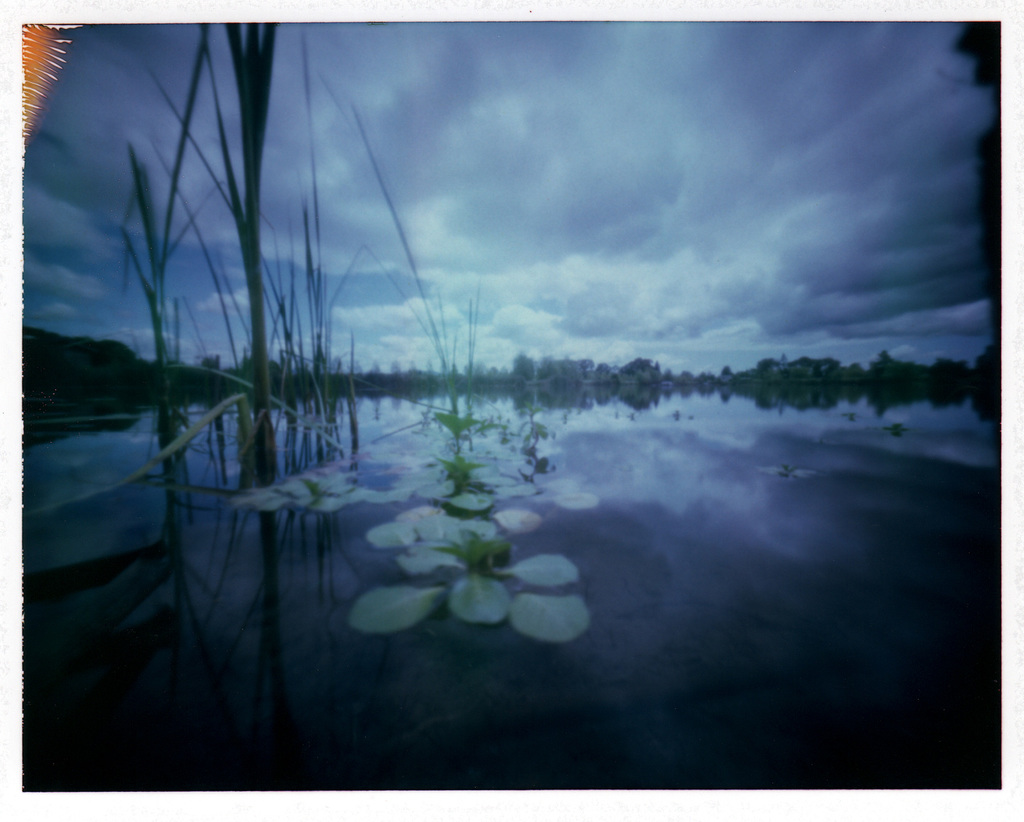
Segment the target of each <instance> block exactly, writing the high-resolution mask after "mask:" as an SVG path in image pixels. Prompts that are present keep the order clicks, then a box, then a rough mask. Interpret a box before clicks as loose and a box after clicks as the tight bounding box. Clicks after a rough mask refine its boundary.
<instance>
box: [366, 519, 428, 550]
mask: <svg viewBox="0 0 1024 822" xmlns="http://www.w3.org/2000/svg"><path fill="white" fill-rule="evenodd" d="M416 536H417V534H416V526H415V525H414V524H413V523H411V522H385V523H384V524H383V525H378V526H376V527H375V528H371V529H370V530H369V531H367V532H366V539H367V540H369V542H370V544H371V545H373V546H374V547H375V548H404V547H405V546H406V545H412V544H413V543H414V542H416Z"/></svg>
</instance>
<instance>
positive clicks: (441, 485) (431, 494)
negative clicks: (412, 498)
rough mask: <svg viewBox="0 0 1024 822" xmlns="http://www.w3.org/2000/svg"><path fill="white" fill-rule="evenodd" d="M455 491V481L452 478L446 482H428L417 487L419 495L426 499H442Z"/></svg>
mask: <svg viewBox="0 0 1024 822" xmlns="http://www.w3.org/2000/svg"><path fill="white" fill-rule="evenodd" d="M454 493H455V483H454V482H452V481H451V480H445V481H444V482H428V483H427V484H426V485H421V486H420V487H419V488H417V489H416V494H417V496H420V497H423V498H425V499H440V498H441V497H447V496H448V495H449V494H454Z"/></svg>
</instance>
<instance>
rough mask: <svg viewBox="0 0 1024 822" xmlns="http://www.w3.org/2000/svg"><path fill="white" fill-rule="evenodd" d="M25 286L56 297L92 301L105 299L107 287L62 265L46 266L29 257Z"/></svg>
mask: <svg viewBox="0 0 1024 822" xmlns="http://www.w3.org/2000/svg"><path fill="white" fill-rule="evenodd" d="M25 284H26V286H27V287H30V288H32V289H33V290H38V291H41V292H43V293H46V294H51V295H53V296H56V297H63V298H64V299H69V300H79V301H81V300H85V301H93V300H99V299H101V298H102V297H105V296H106V295H107V293H108V289H107V287H106V286H105V285H104V284H103V283H102V282H100V280H99V279H98V278H96V277H93V276H90V275H87V274H77V273H75V272H74V271H71V270H70V269H68V268H65V267H64V266H62V265H53V264H51V265H46V264H43V263H40V262H38V261H37V260H35V259H33V258H32V256H29V259H28V261H27V262H26V265H25Z"/></svg>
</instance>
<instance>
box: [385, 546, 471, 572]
mask: <svg viewBox="0 0 1024 822" xmlns="http://www.w3.org/2000/svg"><path fill="white" fill-rule="evenodd" d="M395 562H397V563H398V564H399V566H400V567H401V568H402V570H403V571H405V572H406V573H407V574H429V573H430V572H431V571H435V570H437V569H438V568H448V567H451V568H463V567H465V566H463V564H462V563H461V562H460V561H459V560H458V559H456V558H455V556H454V555H453V554H451V553H448V552H445V551H440V550H435V549H433V548H427V547H426V546H422V545H414V546H413V547H412V548H410V549H409V550H408V551H407V552H406V553H404V554H401V555H400V556H397V557H395Z"/></svg>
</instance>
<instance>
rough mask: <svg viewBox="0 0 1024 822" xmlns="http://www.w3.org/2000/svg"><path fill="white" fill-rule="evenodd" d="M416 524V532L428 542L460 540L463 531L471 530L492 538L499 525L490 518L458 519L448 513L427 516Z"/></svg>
mask: <svg viewBox="0 0 1024 822" xmlns="http://www.w3.org/2000/svg"><path fill="white" fill-rule="evenodd" d="M415 525H416V533H417V534H419V536H420V539H422V540H425V541H426V542H459V541H460V540H461V536H460V532H462V531H469V532H471V533H473V534H476V535H477V536H478V537H481V538H482V539H490V538H491V537H493V536H494V535H495V534H497V533H498V528H497V526H496V525H495V524H494V523H493V522H491V521H490V520H480V519H468V520H467V519H458V518H457V517H450V516H448V515H447V514H439V515H438V516H436V517H426V518H424V519H421V520H418V521H417V522H416V523H415Z"/></svg>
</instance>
